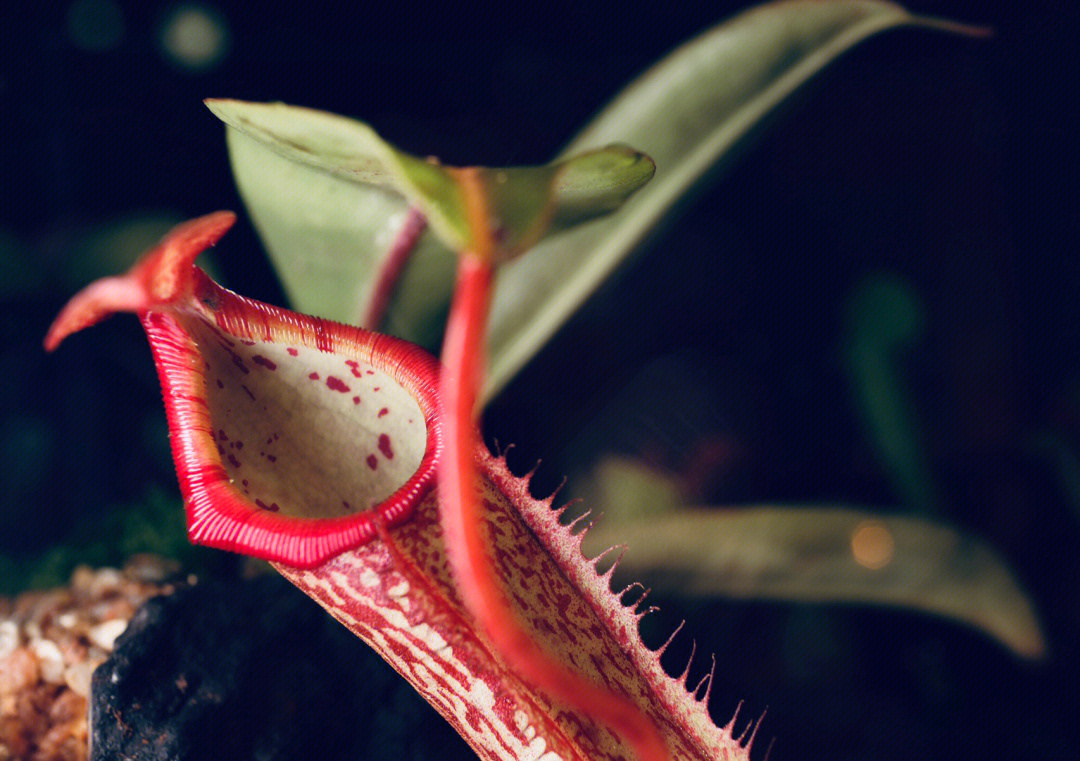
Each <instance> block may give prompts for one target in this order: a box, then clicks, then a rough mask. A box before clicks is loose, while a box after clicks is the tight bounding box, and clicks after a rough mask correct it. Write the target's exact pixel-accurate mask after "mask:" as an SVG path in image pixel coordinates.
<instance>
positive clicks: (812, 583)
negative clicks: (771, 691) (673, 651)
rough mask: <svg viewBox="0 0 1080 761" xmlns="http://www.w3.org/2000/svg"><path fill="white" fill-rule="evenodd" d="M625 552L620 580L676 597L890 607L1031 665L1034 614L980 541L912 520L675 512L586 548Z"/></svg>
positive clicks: (1036, 635)
mask: <svg viewBox="0 0 1080 761" xmlns="http://www.w3.org/2000/svg"><path fill="white" fill-rule="evenodd" d="M615 544H625V545H627V546H628V547H629V549H628V551H627V553H626V555H625V556H624V557H623V559H622V561H621V563H620V566H619V569H620V573H621V574H624V575H626V576H627V577H631V578H633V579H635V580H640V581H642V582H644V583H646V584H648V585H649V586H652V587H656V588H659V589H667V590H671V591H673V592H676V593H679V594H689V595H708V596H722V597H733V598H747V599H778V600H795V601H800V602H813V603H822V602H843V603H851V602H863V603H873V604H881V605H895V606H900V607H905V608H911V609H915V610H920V611H925V612H927V613H933V614H936V615H940V616H944V617H947V618H951V619H954V620H956V621H960V622H962V623H965V624H967V625H969V626H974V627H977V628H979V629H981V630H983V631H984V632H986V633H987V634H989V635H991V636H993V637H995V638H997V639H998V640H1000V641H1001V642H1002V643H1004V644H1005V645H1006V646H1008V647H1009V648H1011V649H1012V650H1013V651H1015V652H1016V653H1018V654H1020V655H1022V656H1025V657H1028V658H1037V657H1040V656H1042V655H1043V653H1044V652H1045V649H1046V645H1045V643H1044V641H1043V635H1042V631H1041V630H1040V627H1039V623H1038V620H1037V617H1036V614H1035V611H1034V609H1033V607H1032V603H1031V602H1030V601H1029V599H1028V597H1027V596H1026V594H1025V593H1024V591H1023V589H1022V588H1021V587H1020V585H1019V583H1018V581H1017V580H1016V577H1015V576H1014V575H1013V573H1012V572H1011V571H1010V570H1009V568H1008V566H1007V565H1006V564H1005V562H1004V561H1003V560H1002V559H1001V557H1000V556H999V555H998V554H997V553H996V552H994V550H993V549H992V548H991V547H990V546H989V545H987V544H986V543H985V542H983V541H981V540H979V539H977V538H975V537H972V536H969V535H966V534H963V533H961V532H959V531H957V530H956V529H953V528H950V527H948V526H945V525H942V524H938V523H932V522H930V521H925V520H921V519H917V518H909V517H900V516H883V515H880V514H877V513H874V512H870V511H866V510H856V509H839V508H832V507H826V508H816V507H771V506H770V507H746V508H738V509H724V510H711V509H709V510H707V509H692V508H677V509H674V510H670V511H665V512H664V513H662V514H660V515H657V516H653V517H649V518H631V519H628V520H625V521H619V522H617V523H615V522H613V523H611V524H610V525H607V524H605V523H601V524H599V525H597V526H596V527H594V528H592V529H590V531H589V533H588V535H587V536H586V539H585V547H586V548H587V549H588V550H590V551H591V552H590V554H596V553H598V552H599V551H600V550H603V549H605V548H607V547H609V546H611V545H615Z"/></svg>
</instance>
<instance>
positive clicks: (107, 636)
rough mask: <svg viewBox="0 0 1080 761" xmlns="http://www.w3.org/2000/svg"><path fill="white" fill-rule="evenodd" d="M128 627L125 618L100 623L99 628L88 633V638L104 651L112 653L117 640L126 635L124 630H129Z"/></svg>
mask: <svg viewBox="0 0 1080 761" xmlns="http://www.w3.org/2000/svg"><path fill="white" fill-rule="evenodd" d="M127 625H128V622H127V620H125V619H123V618H114V619H112V620H110V621H105V622H103V623H100V624H98V625H97V626H92V627H90V631H88V632H87V633H86V636H87V637H89V638H90V641H91V642H92V643H94V644H95V645H97V646H98V647H100V648H101V649H102V650H105V651H106V652H109V653H111V652H112V650H113V645H114V644H115V642H116V638H117V637H119V636H120V635H121V634H123V633H124V629H126V628H127Z"/></svg>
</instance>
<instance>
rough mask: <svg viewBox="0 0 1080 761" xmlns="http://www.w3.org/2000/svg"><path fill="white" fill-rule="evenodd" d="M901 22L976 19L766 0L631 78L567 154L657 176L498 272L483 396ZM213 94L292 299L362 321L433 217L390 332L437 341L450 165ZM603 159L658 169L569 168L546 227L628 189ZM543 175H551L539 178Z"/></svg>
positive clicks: (874, 6)
mask: <svg viewBox="0 0 1080 761" xmlns="http://www.w3.org/2000/svg"><path fill="white" fill-rule="evenodd" d="M901 25H920V26H927V27H935V28H939V29H946V30H951V31H962V32H968V33H976V32H977V31H978V30H972V29H967V28H964V27H960V26H958V25H953V24H949V23H948V22H941V21H935V20H929V19H924V18H920V17H915V16H912V15H911V14H909V13H908V12H907V11H905V10H904V9H903V8H900V7H899V6H896V5H893V4H891V3H886V2H877V1H874V0H841V1H838V2H830V3H812V2H781V3H774V4H770V5H765V6H762V7H760V8H757V9H754V10H751V11H748V12H746V13H743V14H741V15H739V16H736V17H735V18H733V19H731V20H730V21H728V22H726V23H724V24H722V25H720V26H718V27H716V28H714V29H713V30H711V31H709V32H706V33H705V34H703V35H701V36H700V37H698V38H697V39H695V40H693V41H691V42H689V43H687V44H685V45H683V46H682V47H680V48H679V49H678V50H676V51H675V52H673V53H672V54H671V55H669V56H668V57H667V58H665V59H664V60H662V61H661V62H660V63H658V64H657V65H656V66H654V67H653V68H652V69H650V70H649V71H647V72H646V73H645V74H643V75H642V76H641V77H640V78H639V79H638V80H636V81H635V82H633V83H632V84H631V85H630V86H629V87H627V88H626V90H624V91H623V93H622V94H620V95H619V96H618V97H617V98H616V99H615V100H614V101H612V103H611V104H610V105H609V106H608V107H607V108H605V109H604V110H603V111H602V112H601V113H600V115H599V116H598V117H597V118H596V119H595V120H594V121H593V122H592V123H591V124H590V125H589V126H587V127H586V128H585V130H584V131H582V132H581V134H580V135H579V136H578V137H577V138H576V139H575V140H574V141H573V142H572V143H571V144H570V145H569V146H568V147H567V149H566V150H565V151H564V152H563V154H562V155H563V156H570V155H574V154H577V153H580V152H582V151H589V150H595V149H598V148H600V147H601V146H605V145H607V144H609V143H615V142H618V143H629V144H632V145H633V146H634V147H635V148H636V149H637V150H638V151H643V152H644V153H645V154H648V155H649V156H651V157H652V159H653V160H654V161H655V165H656V167H657V173H656V177H655V179H653V181H652V182H651V183H649V184H648V185H647V186H646V187H645V188H644V189H643V190H641V191H640V192H638V193H637V194H636V195H634V196H633V197H632V198H630V200H629V201H628V202H627V203H626V204H625V207H626V208H622V209H620V211H619V212H618V213H616V214H612V215H610V216H608V217H605V218H604V219H603V220H601V221H597V222H595V223H593V224H589V225H584V226H579V227H575V228H573V229H572V230H569V231H568V232H566V233H564V234H561V235H557V236H551V237H549V238H548V239H546V240H544V241H541V242H540V243H539V244H538V245H537V246H536V248H535V250H534V251H532V252H530V254H529V255H528V256H523V257H519V258H517V259H516V260H515V261H513V262H511V263H509V264H507V265H506V266H505V267H504V268H503V271H502V272H501V274H500V277H499V279H498V282H497V285H496V289H495V295H494V299H493V302H492V311H491V318H490V323H489V328H490V333H489V357H490V364H491V367H490V373H489V377H488V381H487V386H486V388H485V391H484V398H485V399H490V398H491V397H492V396H493V395H494V394H495V393H497V392H498V390H499V389H501V388H502V387H503V386H504V385H505V384H506V383H507V382H508V381H509V380H510V378H512V377H513V376H514V375H515V374H516V373H517V372H518V370H520V369H521V367H522V366H523V365H524V364H525V363H526V362H527V361H528V360H529V359H530V358H531V357H532V356H533V355H534V354H535V353H536V351H537V350H538V349H539V348H540V347H541V346H542V345H543V344H544V343H546V342H547V341H548V340H549V339H550V337H551V336H552V335H553V334H554V332H555V331H556V330H557V329H558V328H559V326H560V325H562V323H563V322H565V320H566V319H567V318H568V317H569V316H570V315H571V314H572V313H573V312H574V311H575V310H576V309H577V308H578V307H579V306H580V305H581V303H582V302H583V301H584V300H585V299H586V298H587V297H588V296H589V295H590V294H591V293H592V292H593V291H594V290H595V289H596V288H597V287H598V286H599V284H600V283H601V282H602V281H603V280H604V279H605V278H606V277H607V276H608V275H610V274H611V272H612V271H613V270H614V269H615V268H616V267H617V266H618V265H619V264H620V263H621V262H622V261H624V260H625V258H626V257H627V255H628V254H629V253H630V252H631V251H632V250H633V249H634V247H635V246H636V245H637V244H638V243H639V242H640V241H641V240H642V239H643V238H644V236H645V235H646V234H647V233H648V232H649V231H650V230H651V229H652V228H653V227H655V226H656V225H657V224H658V223H659V222H660V221H661V220H662V219H663V217H664V216H665V215H666V214H668V213H669V211H670V210H671V207H672V206H673V205H674V204H675V203H676V202H677V201H678V200H679V199H680V198H681V197H683V196H684V195H685V194H686V192H687V191H688V190H689V189H690V187H691V186H692V185H694V183H695V182H697V181H698V180H699V179H700V178H701V177H702V176H703V175H704V174H705V173H706V172H708V171H710V170H712V169H716V168H723V167H725V166H726V165H727V164H728V163H729V161H730V160H731V158H732V157H733V153H732V149H733V148H734V147H735V146H736V145H737V144H738V143H739V142H740V141H741V140H742V139H743V138H744V137H746V135H747V134H749V133H750V132H751V131H752V130H753V129H754V128H756V127H758V126H760V125H761V123H762V120H763V118H764V117H765V116H767V115H768V114H769V113H770V112H772V111H774V110H775V109H776V108H777V107H778V106H779V105H780V104H782V103H783V101H784V100H785V99H786V98H787V97H788V96H789V95H790V94H791V93H793V92H794V91H795V90H797V89H798V88H799V87H800V86H801V85H802V84H803V83H805V82H806V81H807V80H808V79H810V78H811V77H812V76H813V75H814V74H816V73H817V72H818V71H820V70H821V69H822V68H824V67H825V66H826V65H827V64H828V63H830V62H831V61H833V60H834V59H836V58H837V57H838V56H840V55H841V54H842V53H844V52H845V51H846V50H848V49H850V48H851V47H853V46H854V45H856V44H857V43H859V42H861V41H862V40H864V39H866V38H867V37H869V36H871V35H873V34H876V33H878V32H881V31H883V30H886V29H889V28H893V27H897V26H901ZM223 104H224V105H223ZM209 105H210V106H211V108H212V110H214V111H215V113H217V114H218V115H219V116H221V117H222V118H223V119H224V120H225V121H226V122H227V123H228V124H229V125H230V127H232V129H230V130H229V148H230V154H231V159H232V165H233V172H234V175H235V176H236V181H237V185H238V187H239V188H240V192H241V195H242V196H243V198H244V201H245V203H246V204H247V206H248V210H249V212H250V214H251V217H252V219H253V220H254V222H255V225H256V227H257V229H258V230H259V233H260V235H261V236H262V238H263V242H264V244H265V245H266V247H267V249H268V251H269V252H270V255H271V258H272V259H273V261H274V263H275V266H277V267H278V269H279V273H280V275H281V278H282V280H283V282H284V284H285V289H286V291H287V293H288V294H289V296H290V298H291V299H293V301H294V306H296V307H297V308H299V309H301V310H303V311H308V312H313V313H317V314H320V315H322V316H327V317H332V318H334V319H339V320H355V319H356V316H357V315H358V314H362V313H363V311H364V305H365V303H366V300H368V299H369V298H370V292H371V289H372V282H373V281H374V279H375V278H376V277H377V275H378V272H379V265H380V263H381V261H382V257H383V256H384V254H385V252H386V250H387V249H388V248H389V245H390V242H391V241H392V239H393V235H394V231H395V223H394V220H398V219H402V218H403V214H404V212H405V210H406V208H407V207H408V206H409V205H410V204H415V205H417V206H418V207H419V208H421V209H422V210H423V212H424V213H425V214H426V215H428V216H429V221H430V223H431V226H432V229H433V231H434V233H435V235H431V234H428V235H425V236H424V237H423V238H422V239H421V241H420V243H419V245H418V247H417V250H416V251H415V252H414V254H413V256H412V258H411V260H410V262H409V264H408V266H407V267H406V268H405V271H404V273H403V276H402V279H401V281H400V282H399V283H398V288H397V293H396V295H395V298H394V299H393V301H392V302H391V305H390V312H389V314H388V316H387V319H386V321H385V322H384V323H383V328H384V329H386V330H388V331H389V332H392V333H394V334H396V335H400V336H402V337H405V338H408V339H410V340H414V341H417V342H419V343H422V344H425V345H427V346H429V347H431V348H434V346H435V343H436V342H437V337H438V336H441V332H442V331H441V327H442V324H441V323H442V320H443V318H444V316H445V313H446V305H447V303H448V302H449V298H450V291H451V287H452V283H453V278H452V277H451V276H450V273H451V272H452V271H453V262H452V261H447V259H449V258H450V257H447V256H445V255H444V254H445V253H446V252H445V251H444V250H440V249H442V245H441V244H440V243H439V242H438V241H437V240H435V238H436V237H439V238H441V239H443V240H446V241H449V242H450V247H451V248H460V244H461V243H462V242H463V241H464V240H465V239H466V238H467V235H465V234H464V233H463V230H464V229H465V226H464V224H463V219H464V215H463V213H462V212H461V207H460V204H458V203H457V202H456V201H454V199H453V198H452V195H453V194H451V193H450V192H449V191H448V190H447V189H446V187H444V186H443V185H442V183H443V180H444V179H445V172H444V171H442V170H439V169H438V168H437V165H434V164H428V163H426V162H422V161H421V160H419V159H412V158H410V157H404V154H401V153H400V152H398V151H395V150H394V149H392V148H390V147H389V146H387V145H386V144H385V143H383V142H382V141H381V140H379V139H378V137H377V136H376V135H375V134H374V132H373V131H372V130H371V129H370V128H369V127H367V126H366V125H362V124H360V123H359V122H354V121H352V120H349V119H345V118H343V117H334V116H331V115H328V114H318V112H311V111H309V110H307V109H295V108H291V107H285V106H281V105H264V106H258V107H257V106H255V105H254V104H240V103H237V102H235V101H211V102H210V103H209ZM256 112H257V117H258V118H256V116H255V115H254V114H256ZM616 150H617V149H616ZM620 162H621V163H620ZM601 164H606V165H608V167H609V168H610V167H611V166H612V165H614V166H616V168H617V169H621V171H625V172H626V173H627V175H628V176H629V187H630V190H629V192H632V190H633V188H635V187H638V186H639V185H640V182H641V181H642V179H641V178H642V176H643V175H645V174H647V173H649V172H650V171H651V167H650V166H649V164H648V163H647V162H646V161H645V160H644V159H643V158H642V157H641V154H639V153H625V152H624V153H623V154H622V155H620V154H618V153H607V154H603V153H602V154H597V155H594V156H592V157H590V158H588V159H578V160H577V163H575V162H572V163H571V164H570V165H569V166H568V167H566V168H565V171H564V172H562V174H561V176H562V179H561V180H560V179H559V178H558V177H556V178H555V179H554V183H555V184H554V192H555V197H554V200H553V205H554V208H553V209H552V210H551V214H552V220H553V221H554V222H555V224H556V225H565V224H568V223H570V222H574V221H580V220H582V219H586V218H589V217H592V216H595V215H596V214H598V213H600V212H603V211H606V210H609V209H612V208H614V207H617V206H618V205H619V203H621V201H622V200H625V197H626V196H627V195H628V194H629V192H627V191H625V189H624V188H623V187H622V185H621V184H620V181H619V180H616V181H615V182H614V183H613V184H612V186H611V187H610V188H608V189H607V190H605V189H604V188H603V186H602V185H598V184H597V177H596V175H595V172H596V170H597V169H598V168H600V167H599V165H601ZM537 177H539V178H540V179H542V180H543V181H544V182H546V180H547V179H550V177H549V174H548V173H544V172H541V173H540V175H537ZM537 177H534V178H533V180H534V181H537ZM515 179H516V180H517V178H515ZM645 179H647V177H646V178H645ZM635 183H638V184H635ZM510 185H511V186H512V187H514V188H517V187H518V186H517V184H516V181H515V182H514V183H510ZM541 186H542V183H541ZM534 190H535V188H534ZM528 196H529V193H525V194H524V196H520V195H517V194H516V192H515V194H514V195H513V196H511V195H510V194H508V195H507V196H505V198H504V199H503V200H504V201H505V207H504V209H502V211H503V212H504V213H505V214H506V215H507V217H508V218H509V219H511V220H512V221H513V224H514V225H515V228H514V229H515V231H516V238H515V240H516V243H517V244H521V243H529V242H532V240H533V239H534V238H536V237H538V236H537V234H536V232H535V231H534V230H532V228H531V226H530V224H528V221H529V220H536V219H538V218H539V213H538V211H537V209H538V208H539V207H538V204H537V203H536V199H535V195H534V196H533V197H532V200H528ZM431 198H437V199H439V202H438V203H434V202H432V201H431V200H430V199H431ZM523 198H524V199H525V200H524V201H523V200H522V199H523ZM425 199H427V200H425ZM498 205H499V203H496V206H498ZM526 231H528V234H526ZM512 237H514V236H512ZM287 258H293V259H294V261H286V259H287Z"/></svg>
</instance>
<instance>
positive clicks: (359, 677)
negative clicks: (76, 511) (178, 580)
mask: <svg viewBox="0 0 1080 761" xmlns="http://www.w3.org/2000/svg"><path fill="white" fill-rule="evenodd" d="M91 703H92V705H91V718H90V722H91V724H90V733H91V759H92V761H119V760H120V759H123V760H124V761H128V760H130V761H151V760H153V761H166V760H168V761H189V760H190V761H196V760H198V761H203V760H204V759H252V760H253V761H293V760H295V761H300V760H301V759H305V760H306V759H363V758H368V759H382V758H387V759H389V758H393V759H418V760H419V759H426V758H431V757H433V756H434V757H439V758H447V759H453V758H462V759H465V758H473V757H474V756H473V755H472V754H471V752H470V751H469V749H468V748H467V746H466V745H465V744H464V742H463V741H462V740H461V739H460V738H459V737H458V736H457V735H456V734H455V733H454V732H453V730H451V729H450V727H449V726H448V725H447V724H446V723H445V722H444V721H443V720H442V719H441V718H440V717H439V716H438V715H437V714H435V712H434V711H433V710H432V709H431V708H430V707H429V706H428V705H427V704H426V703H424V702H423V701H422V700H421V699H420V698H419V697H418V696H417V695H416V694H415V693H414V692H413V691H412V688H411V687H409V686H408V684H406V683H405V681H404V680H402V679H401V678H400V677H399V676H398V675H397V674H395V673H394V672H393V671H392V670H391V669H390V668H389V667H388V666H387V665H386V664H384V663H383V662H382V661H381V660H380V659H379V658H378V656H376V655H375V654H374V653H373V652H372V651H371V650H370V649H369V648H368V647H367V646H366V645H364V644H363V643H362V642H360V641H359V640H358V639H357V638H356V637H354V636H353V635H352V634H351V633H350V632H349V631H348V630H346V629H345V628H344V627H342V626H341V625H340V624H338V623H337V622H336V621H334V620H333V619H331V618H330V617H329V616H328V615H327V614H326V613H325V612H324V611H323V610H322V609H321V608H319V607H318V606H317V605H315V603H313V602H312V601H311V600H309V599H308V598H307V597H305V596H304V595H302V594H300V593H299V592H298V591H297V590H295V589H294V588H293V587H291V586H290V585H289V584H288V583H286V582H285V581H284V580H282V579H280V578H278V577H276V576H265V577H261V578H258V579H255V580H253V581H247V582H240V581H236V582H229V583H224V582H201V583H199V584H197V585H196V586H193V587H184V588H180V589H178V590H177V591H176V592H174V593H173V594H172V595H170V596H167V597H158V598H155V599H153V600H150V601H149V602H147V603H146V605H144V606H143V607H142V608H141V609H140V610H139V612H138V613H137V614H136V615H135V617H134V618H133V619H132V621H131V625H130V626H129V627H128V629H127V631H125V632H124V633H123V634H122V635H121V636H120V638H119V639H117V641H116V649H115V651H114V652H113V655H112V657H111V658H110V659H109V660H108V661H106V662H105V663H104V664H102V665H101V666H100V667H99V668H98V669H97V670H96V671H95V672H94V678H93V686H92V697H91Z"/></svg>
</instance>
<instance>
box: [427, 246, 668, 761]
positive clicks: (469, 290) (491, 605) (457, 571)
mask: <svg viewBox="0 0 1080 761" xmlns="http://www.w3.org/2000/svg"><path fill="white" fill-rule="evenodd" d="M492 276H493V268H492V265H491V264H490V263H489V262H488V261H487V260H486V259H485V258H483V257H480V256H477V255H476V254H473V253H469V252H466V253H465V254H463V255H462V256H461V260H460V264H459V267H458V281H457V287H456V290H455V293H454V300H453V303H452V306H451V308H450V317H449V321H448V323H447V326H446V336H445V338H444V341H443V355H442V360H443V371H442V378H441V380H440V384H439V385H440V389H441V393H440V395H441V398H442V409H443V425H444V426H445V428H444V433H445V436H446V439H445V441H446V449H445V452H444V454H445V457H444V458H443V461H442V464H441V465H440V467H439V489H440V502H439V507H440V513H441V523H442V525H443V530H444V531H445V533H446V545H447V552H448V555H449V559H450V563H451V566H452V567H453V570H454V577H455V579H456V581H457V584H458V587H459V589H460V591H461V595H462V597H463V599H464V603H465V605H466V607H467V608H468V609H469V611H470V612H471V613H472V614H473V616H475V618H476V619H477V621H478V622H479V624H480V626H481V629H482V630H483V631H484V632H485V633H486V634H487V635H488V637H489V638H490V639H491V641H492V642H493V643H494V645H495V646H496V648H497V649H498V651H499V652H500V654H501V655H502V656H503V657H504V658H505V659H506V660H507V661H508V662H509V664H510V665H511V666H512V667H513V668H514V669H515V670H517V671H518V673H520V674H521V675H522V676H523V677H524V678H525V679H526V680H528V681H530V682H532V683H533V684H534V685H536V686H538V687H540V688H541V689H543V690H545V691H546V692H548V693H549V694H551V695H552V696H553V697H555V698H556V699H558V700H561V701H563V702H565V703H567V704H569V705H571V706H573V707H575V708H576V709H578V710H580V711H582V712H583V713H585V714H586V715H588V716H590V717H591V718H593V719H595V720H598V721H600V722H603V723H605V724H607V725H608V726H610V727H611V728H612V729H613V730H615V732H616V733H617V734H618V735H619V736H620V737H622V738H623V739H624V740H625V741H626V742H627V743H629V744H630V745H631V746H632V747H633V749H634V752H635V753H636V755H637V757H638V758H639V759H640V761H667V759H669V758H670V756H669V754H668V751H667V748H666V746H665V745H664V741H663V739H662V738H661V736H660V733H659V731H658V730H657V728H656V726H655V725H654V723H653V722H652V721H651V720H650V719H649V718H648V717H647V716H645V715H644V714H643V712H642V710H641V709H640V708H639V707H638V706H637V705H635V704H634V703H633V702H631V701H630V700H629V699H628V698H626V697H622V696H620V695H616V694H614V693H611V692H609V691H608V690H606V689H604V688H602V687H600V686H598V685H596V684H594V683H593V682H591V681H590V680H588V679H586V678H585V677H583V676H582V675H581V674H578V673H577V672H575V671H572V670H571V669H570V668H568V667H567V666H566V665H565V664H564V663H562V662H561V661H559V660H558V659H556V658H554V657H552V656H551V655H550V654H548V653H546V652H543V651H542V650H541V649H540V648H539V647H538V646H537V644H536V642H535V641H534V640H533V638H532V637H531V636H530V634H529V633H528V632H527V631H526V630H525V629H524V628H523V627H522V625H521V623H520V622H519V620H518V619H517V617H516V616H515V615H514V613H513V611H512V609H511V607H510V605H509V604H508V603H507V602H506V599H505V597H504V595H503V593H502V591H501V590H500V588H499V582H498V579H497V577H496V575H495V571H494V569H493V567H492V563H491V560H490V559H489V557H488V553H487V550H486V547H487V543H486V540H485V537H484V536H483V532H482V526H483V525H484V521H483V519H482V518H481V507H480V501H479V499H478V496H477V487H478V484H477V478H476V473H475V470H474V467H473V452H474V451H475V448H476V447H477V446H478V445H479V435H478V432H477V429H476V426H475V424H474V419H473V415H474V410H475V408H476V395H477V390H478V389H479V388H480V381H481V378H482V374H483V369H482V368H483V366H484V360H483V351H484V342H485V335H486V321H487V313H488V304H489V301H490V298H491V284H492Z"/></svg>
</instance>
